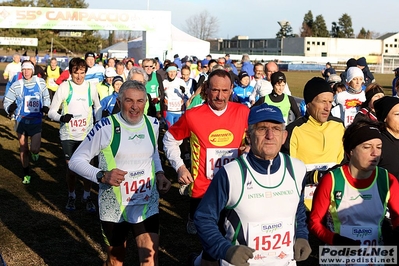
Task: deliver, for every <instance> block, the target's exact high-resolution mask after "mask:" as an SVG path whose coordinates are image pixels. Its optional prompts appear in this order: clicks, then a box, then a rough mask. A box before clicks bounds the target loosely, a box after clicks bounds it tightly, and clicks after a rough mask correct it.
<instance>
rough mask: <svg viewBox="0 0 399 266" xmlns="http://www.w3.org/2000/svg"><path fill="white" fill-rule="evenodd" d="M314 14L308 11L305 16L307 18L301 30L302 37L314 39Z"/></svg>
mask: <svg viewBox="0 0 399 266" xmlns="http://www.w3.org/2000/svg"><path fill="white" fill-rule="evenodd" d="M312 29H313V14H312V11H310V10H309V11H308V13H306V14H305V17H304V18H303V22H302V28H301V33H300V36H301V37H312V36H313V31H312Z"/></svg>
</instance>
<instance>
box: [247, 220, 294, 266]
mask: <svg viewBox="0 0 399 266" xmlns="http://www.w3.org/2000/svg"><path fill="white" fill-rule="evenodd" d="M247 242H248V246H249V247H251V248H253V249H255V252H254V257H253V258H252V259H250V260H248V263H249V264H250V265H289V264H290V263H291V262H292V259H293V257H294V255H293V253H294V251H293V249H294V225H293V224H292V222H290V221H289V219H283V220H281V221H276V222H267V223H248V241H247Z"/></svg>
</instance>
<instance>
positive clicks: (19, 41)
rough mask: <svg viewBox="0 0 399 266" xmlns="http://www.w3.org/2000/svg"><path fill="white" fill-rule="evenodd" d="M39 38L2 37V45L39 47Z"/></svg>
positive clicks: (0, 41)
mask: <svg viewBox="0 0 399 266" xmlns="http://www.w3.org/2000/svg"><path fill="white" fill-rule="evenodd" d="M37 43H38V40H37V38H17V37H0V45H21V46H37Z"/></svg>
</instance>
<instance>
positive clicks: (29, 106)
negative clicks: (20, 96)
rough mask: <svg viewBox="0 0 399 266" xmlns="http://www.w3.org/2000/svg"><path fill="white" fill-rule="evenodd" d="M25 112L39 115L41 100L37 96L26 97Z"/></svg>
mask: <svg viewBox="0 0 399 266" xmlns="http://www.w3.org/2000/svg"><path fill="white" fill-rule="evenodd" d="M24 98H25V104H24V112H25V113H39V112H40V99H39V98H38V97H37V96H25V97H24Z"/></svg>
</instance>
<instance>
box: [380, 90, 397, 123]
mask: <svg viewBox="0 0 399 266" xmlns="http://www.w3.org/2000/svg"><path fill="white" fill-rule="evenodd" d="M397 104H399V98H397V97H392V96H384V97H382V98H381V99H378V100H376V101H375V102H374V109H375V113H376V115H377V119H378V121H381V122H384V120H385V118H386V117H387V115H388V114H389V111H391V109H392V108H393V107H394V106H395V105H397Z"/></svg>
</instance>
